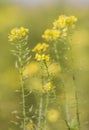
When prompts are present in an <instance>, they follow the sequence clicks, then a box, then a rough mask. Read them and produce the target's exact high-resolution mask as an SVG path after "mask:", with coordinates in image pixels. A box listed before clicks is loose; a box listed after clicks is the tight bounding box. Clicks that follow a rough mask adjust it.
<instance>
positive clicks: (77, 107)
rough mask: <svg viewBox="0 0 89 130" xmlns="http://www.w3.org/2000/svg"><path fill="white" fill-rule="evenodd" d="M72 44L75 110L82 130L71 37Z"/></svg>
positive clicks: (70, 42)
mask: <svg viewBox="0 0 89 130" xmlns="http://www.w3.org/2000/svg"><path fill="white" fill-rule="evenodd" d="M69 44H70V53H71V54H70V55H71V60H72V68H71V69H72V79H73V87H74V94H75V111H76V118H77V123H78V130H80V117H79V101H78V91H77V86H76V79H75V67H74V59H73V49H72V41H71V39H69Z"/></svg>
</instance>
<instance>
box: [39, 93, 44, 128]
mask: <svg viewBox="0 0 89 130" xmlns="http://www.w3.org/2000/svg"><path fill="white" fill-rule="evenodd" d="M42 107H43V95H42V94H41V95H40V105H39V116H38V130H39V129H40V128H41V120H42Z"/></svg>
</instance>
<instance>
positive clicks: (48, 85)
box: [43, 82, 52, 93]
mask: <svg viewBox="0 0 89 130" xmlns="http://www.w3.org/2000/svg"><path fill="white" fill-rule="evenodd" d="M51 89H52V83H51V82H48V83H47V84H46V85H44V86H43V92H44V93H45V92H49V91H50V90H51Z"/></svg>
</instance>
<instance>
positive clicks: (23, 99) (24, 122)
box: [20, 72, 26, 130]
mask: <svg viewBox="0 0 89 130" xmlns="http://www.w3.org/2000/svg"><path fill="white" fill-rule="evenodd" d="M20 81H21V87H22V109H23V110H22V114H23V130H26V126H25V125H26V110H25V88H24V80H23V75H22V72H21V73H20Z"/></svg>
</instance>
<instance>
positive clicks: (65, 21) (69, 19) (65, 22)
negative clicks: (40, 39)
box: [53, 15, 77, 29]
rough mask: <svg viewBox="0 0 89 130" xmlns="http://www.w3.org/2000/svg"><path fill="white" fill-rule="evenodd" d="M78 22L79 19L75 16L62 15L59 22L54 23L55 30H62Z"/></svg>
mask: <svg viewBox="0 0 89 130" xmlns="http://www.w3.org/2000/svg"><path fill="white" fill-rule="evenodd" d="M76 21H77V18H76V17H75V16H66V15H60V16H59V18H58V19H57V20H55V21H54V22H53V26H54V27H53V28H54V29H58V28H59V29H60V28H66V27H67V26H69V25H70V24H73V23H75V22H76Z"/></svg>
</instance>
